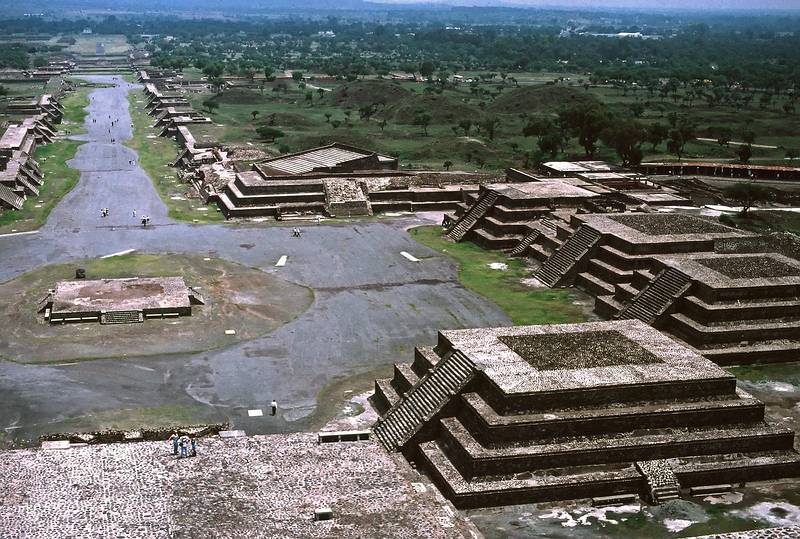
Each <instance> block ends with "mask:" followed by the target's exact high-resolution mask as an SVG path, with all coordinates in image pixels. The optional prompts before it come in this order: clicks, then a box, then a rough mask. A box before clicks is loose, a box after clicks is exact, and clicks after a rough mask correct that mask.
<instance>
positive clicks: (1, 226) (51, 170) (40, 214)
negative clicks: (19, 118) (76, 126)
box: [0, 139, 83, 234]
mask: <svg viewBox="0 0 800 539" xmlns="http://www.w3.org/2000/svg"><path fill="white" fill-rule="evenodd" d="M81 144H83V142H79V141H75V140H63V139H62V140H58V141H56V142H54V143H52V144H48V145H46V146H39V147H38V148H36V151H35V152H34V154H33V157H34V159H35V160H36V162H37V163H39V166H40V167H41V169H42V172H43V173H44V185H42V187H41V189H40V190H39V196H38V197H30V198H29V199H28V200H27V201H25V205H24V206H23V207H22V209H21V210H19V211H6V212H3V213H2V215H0V234H6V233H9V232H28V231H31V230H36V229H37V228H39V227H40V226H42V225H43V224H44V223H45V221H47V216H48V215H50V212H51V211H52V210H53V208H55V207H56V204H58V202H59V201H60V200H61V199H62V198H63V197H64V196H65V195H66V194H67V193H69V192H70V191H71V190H72V188H73V187H75V185H76V184H77V183H78V179H79V178H80V175H81V174H80V172H78V171H77V170H75V169H73V168H70V167H69V166H67V161H69V160H70V159H72V158H73V157H74V156H75V152H76V151H78V146H80V145H81ZM40 200H41V201H42V202H41V203H40V202H39V201H40Z"/></svg>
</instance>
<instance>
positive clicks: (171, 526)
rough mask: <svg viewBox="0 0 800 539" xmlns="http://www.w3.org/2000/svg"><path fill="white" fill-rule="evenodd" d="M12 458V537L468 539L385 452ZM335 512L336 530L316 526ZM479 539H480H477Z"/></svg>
mask: <svg viewBox="0 0 800 539" xmlns="http://www.w3.org/2000/svg"><path fill="white" fill-rule="evenodd" d="M197 450H198V456H197V457H194V458H185V459H176V458H174V457H173V456H172V455H171V447H170V446H169V444H168V443H166V442H163V443H160V442H140V443H130V444H108V445H97V446H84V447H77V448H72V449H68V450H64V451H42V450H20V451H9V452H4V453H0V530H3V532H2V536H3V537H4V538H6V537H8V538H12V537H13V538H16V537H20V538H21V537H25V538H37V537H117V538H132V537H211V536H214V537H276V538H278V537H280V538H288V537H303V538H306V537H431V538H451V537H452V538H455V537H464V536H465V534H467V530H468V529H471V525H469V524H468V523H467V522H466V521H464V520H463V519H462V518H461V517H460V516H459V515H458V513H457V512H455V511H453V509H452V507H451V506H450V505H449V504H448V503H447V502H445V501H444V499H443V498H442V497H441V496H440V495H439V494H438V492H436V490H435V489H433V488H427V489H425V490H424V491H422V492H420V490H421V489H419V488H415V487H414V485H413V484H412V482H419V481H421V479H420V478H419V476H417V474H416V473H415V472H413V471H412V470H411V469H410V468H408V467H407V466H406V465H405V464H403V462H402V461H400V460H398V458H397V457H395V456H391V455H389V454H387V453H386V452H385V451H384V450H383V449H381V448H380V447H379V446H378V445H377V444H375V443H373V442H343V443H327V444H317V443H316V435H315V434H291V435H272V436H254V437H246V438H234V439H226V440H223V439H221V438H218V437H213V438H201V439H199V440H198V448H197ZM320 507H330V508H331V509H332V511H333V515H334V518H333V520H329V521H324V522H314V521H313V516H314V510H315V509H318V508H320ZM467 536H468V534H467Z"/></svg>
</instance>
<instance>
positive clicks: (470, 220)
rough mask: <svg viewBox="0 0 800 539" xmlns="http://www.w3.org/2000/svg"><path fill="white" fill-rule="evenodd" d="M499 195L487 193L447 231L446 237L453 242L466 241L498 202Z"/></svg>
mask: <svg viewBox="0 0 800 539" xmlns="http://www.w3.org/2000/svg"><path fill="white" fill-rule="evenodd" d="M497 196H498V195H497V193H494V192H492V191H486V193H484V194H483V195H481V197H480V198H479V199H478V200H477V202H475V204H474V205H473V206H472V207H471V208H470V209H469V210H468V211H467V213H465V214H464V215H462V216H461V218H460V219H459V220H458V221H456V224H455V225H453V227H452V228H450V230H448V231H447V234H445V236H446V237H447V238H449V239H451V240H453V241H461V240H463V239H464V236H466V235H467V233H468V232H469V231H470V230H472V229H473V228H474V227H475V225H476V224H477V223H478V221H479V220H480V219H481V218H482V217H483V216H484V215H486V212H487V211H489V208H491V207H492V205H493V204H494V203H495V202H496V201H497Z"/></svg>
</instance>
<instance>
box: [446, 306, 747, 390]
mask: <svg viewBox="0 0 800 539" xmlns="http://www.w3.org/2000/svg"><path fill="white" fill-rule="evenodd" d="M442 339H444V340H446V341H448V342H449V344H450V345H451V346H452V347H453V348H456V349H459V350H461V351H462V352H463V353H464V354H466V355H467V356H468V357H469V358H470V359H471V360H472V361H473V362H474V363H475V364H476V365H480V366H481V367H482V368H483V370H484V373H485V374H486V375H487V376H488V377H489V378H490V379H491V380H492V381H493V382H495V383H496V384H497V385H498V386H499V387H500V388H501V389H502V390H503V391H505V392H506V393H533V392H551V391H565V390H579V389H589V388H594V387H609V386H629V385H639V384H656V383H664V382H680V381H690V380H691V381H697V380H712V379H720V378H733V376H732V375H730V374H728V373H727V372H725V371H724V370H722V369H721V368H719V367H717V366H716V365H715V364H714V363H712V362H711V361H709V360H707V359H705V358H704V357H702V356H700V355H699V354H697V353H695V352H694V351H692V350H690V349H689V348H687V347H685V346H683V345H681V344H678V343H677V342H675V341H673V340H672V339H670V338H669V337H667V336H665V335H664V334H662V333H661V332H660V331H658V330H657V329H654V328H652V327H650V326H649V325H647V324H645V323H644V322H641V321H639V320H619V321H611V322H589V323H583V324H556V325H541V326H513V327H499V328H479V329H463V330H446V331H441V332H440V343H441V341H442Z"/></svg>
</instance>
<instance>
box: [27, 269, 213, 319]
mask: <svg viewBox="0 0 800 539" xmlns="http://www.w3.org/2000/svg"><path fill="white" fill-rule="evenodd" d="M192 303H202V299H201V298H199V296H197V295H196V293H195V292H194V291H193V290H192V289H191V288H190V287H188V286H187V285H186V283H185V282H184V280H183V277H132V278H127V279H98V280H75V281H61V282H59V283H57V284H56V288H55V290H53V291H52V293H51V294H50V298H49V301H48V303H47V307H46V308H47V309H49V320H50V322H51V323H64V322H89V321H100V322H102V323H129V322H141V321H143V320H144V319H145V318H152V317H159V316H189V315H191V312H192ZM42 310H44V309H42ZM134 314H136V316H135V317H134V316H133V315H134ZM134 318H136V320H134Z"/></svg>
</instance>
